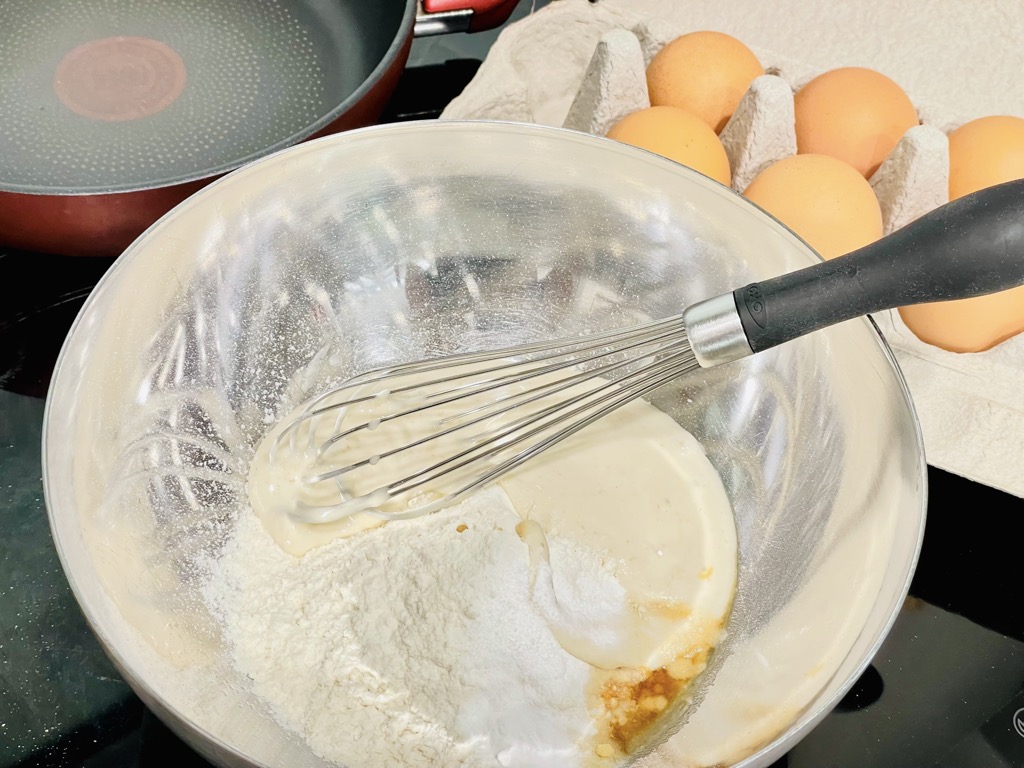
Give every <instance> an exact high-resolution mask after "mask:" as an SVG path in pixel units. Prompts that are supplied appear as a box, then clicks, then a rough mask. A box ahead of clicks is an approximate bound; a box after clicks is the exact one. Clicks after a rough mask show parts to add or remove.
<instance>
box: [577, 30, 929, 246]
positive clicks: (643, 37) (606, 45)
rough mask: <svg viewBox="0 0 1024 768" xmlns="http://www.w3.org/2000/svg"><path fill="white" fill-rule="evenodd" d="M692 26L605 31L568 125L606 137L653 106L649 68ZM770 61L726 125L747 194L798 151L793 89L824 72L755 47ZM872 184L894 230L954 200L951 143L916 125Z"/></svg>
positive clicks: (735, 176)
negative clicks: (766, 172)
mask: <svg viewBox="0 0 1024 768" xmlns="http://www.w3.org/2000/svg"><path fill="white" fill-rule="evenodd" d="M686 31H688V30H678V29H676V28H675V27H674V26H673V25H668V24H664V23H661V22H659V21H657V20H652V21H645V22H642V23H641V24H639V25H637V26H636V27H634V28H633V29H631V30H627V29H624V28H615V29H611V30H609V31H608V32H605V33H604V35H602V36H601V38H600V40H599V41H598V43H597V46H596V48H595V49H594V53H593V56H592V57H591V59H590V64H589V65H588V66H587V69H586V73H585V74H584V76H583V80H582V81H581V83H580V87H579V90H578V91H577V92H576V96H575V98H574V99H573V101H572V105H571V106H570V107H569V112H568V114H567V115H566V118H565V121H564V123H563V127H565V128H571V129H573V130H577V131H584V132H586V133H592V134H596V135H599V136H604V135H605V134H606V133H607V132H608V130H609V129H610V128H611V127H612V126H613V125H615V124H616V123H617V122H619V121H620V120H622V119H623V118H624V117H626V115H629V114H631V113H633V112H636V111H638V110H641V109H646V108H647V107H649V106H651V102H650V98H649V95H648V92H647V78H646V70H647V66H648V65H649V64H650V62H651V60H652V59H653V58H654V56H655V55H656V54H657V53H658V51H660V50H661V49H662V48H663V47H664V46H665V45H667V44H668V43H669V42H671V41H672V40H675V39H676V38H677V37H679V36H680V35H682V34H685V32H686ZM754 53H755V54H756V55H757V56H758V59H759V60H760V61H762V62H768V66H766V67H765V71H766V74H764V75H762V76H760V77H758V78H756V79H755V80H754V81H753V82H752V83H751V84H750V87H749V88H748V90H747V92H746V93H745V94H744V96H743V98H742V100H741V101H740V103H739V106H738V107H737V108H736V111H735V112H734V113H733V115H732V117H731V118H730V119H729V121H728V123H727V124H726V126H725V128H723V129H722V132H721V134H720V135H719V139H720V140H721V142H722V145H723V146H724V147H725V151H726V154H727V155H728V157H729V165H730V167H731V169H732V188H733V189H734V190H735V191H737V192H741V193H742V192H743V190H745V189H746V188H747V186H748V185H749V184H750V182H751V181H753V179H754V177H755V176H757V174H758V173H760V172H761V171H763V170H764V169H765V168H767V167H768V166H769V165H771V164H772V163H775V162H777V161H779V160H782V159H784V158H787V157H790V156H792V155H795V154H796V152H797V144H796V125H795V116H794V104H793V95H794V93H795V91H797V90H799V89H800V87H802V86H803V85H804V84H805V83H807V82H808V81H809V80H811V79H812V78H813V77H815V75H816V74H818V73H817V72H815V71H813V70H811V69H809V68H807V67H806V66H803V65H801V64H799V63H797V62H793V61H790V60H785V59H782V58H781V57H778V56H773V55H772V54H770V53H766V52H764V51H754ZM919 117H920V115H919ZM869 181H870V184H871V187H872V189H873V190H874V192H875V196H876V197H877V198H878V203H879V207H880V208H881V211H882V222H883V229H884V232H885V233H886V234H888V233H890V232H892V231H894V230H896V229H899V228H900V227H902V226H903V225H905V224H907V223H909V222H911V221H913V220H914V219H916V218H918V217H919V216H921V215H922V214H924V213H927V212H928V211H930V210H932V209H933V208H936V207H938V206H940V205H942V204H943V203H946V202H948V200H949V142H948V141H947V139H946V134H945V133H944V132H943V131H942V130H941V129H940V128H938V127H936V126H934V125H931V124H930V123H928V122H926V121H923V120H922V123H921V124H920V125H917V126H915V127H913V128H911V129H910V130H908V131H907V132H906V133H905V134H904V135H903V137H902V138H901V139H900V141H899V142H898V143H897V145H896V147H895V148H894V149H893V150H892V152H891V153H890V154H889V156H888V157H887V158H886V159H885V161H884V162H883V163H882V165H881V166H880V167H879V168H878V170H877V171H875V173H874V174H872V176H871V178H870V180H869Z"/></svg>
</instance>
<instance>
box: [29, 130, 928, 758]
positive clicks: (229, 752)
mask: <svg viewBox="0 0 1024 768" xmlns="http://www.w3.org/2000/svg"><path fill="white" fill-rule="evenodd" d="M817 258H818V257H817V256H816V255H815V254H814V253H813V252H812V251H811V250H810V249H809V248H808V247H807V246H806V245H805V244H804V243H803V242H801V241H800V240H799V239H798V238H797V237H796V236H794V235H793V234H792V233H791V232H789V231H788V230H787V229H785V228H784V227H783V226H781V225H780V224H779V223H777V222H776V221H774V220H773V219H772V218H770V217H769V216H767V215H766V214H764V213H763V212H761V211H760V210H759V209H757V208H755V207H754V206H753V205H751V204H749V203H747V202H745V201H744V200H743V199H742V198H740V197H739V196H738V195H735V194H734V193H732V192H731V191H729V190H728V189H726V188H724V187H722V186H720V185H718V184H716V183H714V182H712V181H709V180H708V179H707V178H705V177H703V176H701V175H699V174H697V173H694V172H692V171H690V170H688V169H686V168H683V167H681V166H679V165H676V164H674V163H672V162H669V161H667V160H664V159H662V158H659V157H656V156H653V155H650V154H648V153H646V152H643V151H640V150H637V149H634V148H632V147H627V146H623V145H620V144H616V143H613V142H611V141H608V140H605V139H599V138H594V137H591V136H586V135H582V134H577V133H572V132H568V131H560V130H555V129H549V128H540V127H535V126H525V125H512V124H499V123H454V122H431V123H409V124H403V125H400V126H394V127H376V128H371V129H367V130H362V131H356V132H353V133H348V134H344V135H339V136H334V137H330V138H326V139H322V140H319V141H315V142H312V143H309V144H306V145H303V146H299V147H296V148H292V149H288V150H285V151H283V152H281V153H279V154H276V155H274V156H271V157H268V158H266V159H263V160H260V161H259V162H256V163H254V164H252V165H250V166H248V167H246V168H243V169H241V170H239V171H237V172H235V173H233V174H231V175H230V176H227V177H226V178H224V179H222V180H221V181H218V182H217V183H215V184H213V185H211V186H210V187H209V188H207V189H205V190H203V191H201V192H199V193H198V194H196V195H195V196H193V197H192V198H190V199H188V200H187V201H185V202H184V203H182V204H181V205H180V206H178V207H177V208H176V209H175V210H173V211H172V212H171V213H170V214H168V215H167V216H166V217H164V218H163V219H162V220H161V221H160V222H158V223H157V224H156V225H154V226H153V227H152V228H151V229H150V230H149V231H148V232H147V233H145V234H144V235H143V236H142V237H141V238H140V239H139V240H138V241H136V242H135V243H134V244H133V245H132V246H131V247H130V248H129V249H128V251H127V252H126V253H125V254H124V255H123V256H122V257H121V258H120V259H119V260H118V262H117V263H116V264H115V265H114V267H113V268H112V269H111V270H110V271H109V273H108V274H107V275H106V276H105V278H104V279H103V281H102V282H101V284H100V285H99V286H98V287H97V288H96V290H95V291H94V293H93V294H92V296H91V297H90V298H89V300H88V302H87V303H86V305H85V307H84V308H83V310H82V312H81V314H80V316H79V318H78V320H77V322H76V324H75V327H74V328H73V330H72V332H71V334H70V335H69V337H68V340H67V342H66V344H65V345H64V349H63V351H62V353H61V356H60V360H59V363H58V366H57V370H56V373H55V376H54V379H53V384H52V388H51V391H50V396H49V401H48V404H47V412H46V424H45V433H44V442H45V445H44V456H45V459H44V462H45V466H44V481H45V488H46V500H47V505H48V508H49V515H50V523H51V526H52V529H53V535H54V539H55V541H56V545H57V548H58V550H59V553H60V557H61V560H62V562H63V565H64V568H65V570H66V572H67V576H68V579H69V581H70V582H71V586H72V588H73V589H74V592H75V595H76V596H77V598H78V601H79V603H80V604H81V607H82V609H83V610H84V612H85V615H86V616H87V617H88V620H89V622H90V623H91V625H92V627H93V629H94V630H95V632H96V634H97V635H98V636H99V638H100V640H101V641H102V643H103V645H104V646H105V648H106V649H107V652H108V653H109V654H110V656H111V657H112V659H113V660H114V662H115V663H116V664H117V666H118V668H119V669H120V670H121V672H122V673H123V674H124V676H125V678H126V679H127V680H128V681H129V682H130V683H131V685H132V686H133V687H134V689H135V690H136V691H137V692H138V694H139V695H140V696H141V697H142V699H143V700H144V701H145V702H146V704H147V705H149V706H150V707H151V708H152V709H154V710H155V711H156V713H157V714H158V715H159V716H160V717H161V718H162V719H164V720H165V721H166V722H167V723H168V724H169V725H170V726H171V727H172V728H173V729H174V730H175V731H176V732H177V733H178V734H179V735H180V736H182V737H183V738H184V739H185V740H186V741H188V742H189V743H191V744H192V745H193V746H194V747H195V748H196V749H198V750H199V751H200V752H201V753H203V754H204V755H206V756H207V757H208V758H210V759H212V760H213V761H215V762H218V763H222V764H231V765H251V764H256V765H287V766H293V767H294V766H316V765H323V764H324V763H323V761H321V760H320V759H319V758H317V757H316V756H315V755H314V754H313V753H312V752H311V751H310V750H309V749H308V747H307V746H306V745H305V744H304V743H303V742H302V740H301V739H300V738H299V737H297V736H295V735H293V734H291V733H288V732H286V731H285V730H283V729H282V728H280V727H279V726H278V725H277V724H276V723H275V722H274V721H273V719H272V718H271V717H270V716H269V715H268V713H267V711H266V709H265V707H264V706H263V705H262V704H261V702H259V701H258V700H256V699H255V697H253V696H252V695H251V694H250V693H249V691H248V688H247V684H246V680H245V679H244V678H243V676H242V675H240V674H239V673H237V672H236V671H234V670H233V669H232V667H231V666H230V664H229V663H228V662H227V659H226V653H225V652H224V649H223V647H222V645H221V638H220V635H219V632H218V627H217V624H216V622H215V621H214V620H213V619H212V618H211V616H210V614H209V613H208V612H207V609H206V607H205V604H204V602H203V599H202V595H201V583H202V574H203V568H204V563H206V562H207V561H208V559H209V558H211V557H212V558H215V557H216V556H217V552H218V548H219V547H220V545H221V544H222V543H223V541H224V540H225V537H227V536H228V535H229V533H230V530H231V521H232V516H233V515H234V514H235V511H236V510H237V509H238V508H239V507H240V506H241V505H242V504H243V503H244V492H243V478H244V475H245V468H246V464H247V461H248V457H249V456H250V453H251V451H252V448H253V445H254V443H255V442H256V441H257V440H258V439H259V437H260V436H261V435H262V434H263V433H264V432H265V431H266V430H267V429H268V428H269V424H270V422H271V420H272V419H273V418H274V416H275V414H278V413H279V412H280V410H281V408H283V407H287V406H288V405H289V404H291V403H294V402H295V401H297V400H298V399H300V398H302V397H304V396H306V395H308V394H311V393H312V392H313V391H314V390H316V389H317V388H318V387H321V386H322V385H323V384H324V382H325V381H326V380H327V378H331V377H336V376H341V375H346V374H348V375H352V374H355V373H357V372H360V371H363V370H365V369H367V368H370V367H373V366H378V365H382V364H386V363H394V362H398V361H406V360H411V359H415V358H420V357H424V356H430V355H438V354H442V353H448V352H455V351H464V350H472V349H481V348H487V347H494V346H498V345H502V346H503V345H508V344H513V343H521V342H527V341H535V340H539V339H544V338H549V337H552V336H564V335H567V334H572V333H575V332H578V331H596V330H600V329H606V328H609V327H612V326H616V325H621V324H625V323H631V322H636V321H640V320H646V319H650V318H657V317H662V316H665V315H669V314H674V313H676V312H679V311H681V310H682V308H683V307H685V306H686V305H688V304H690V303H691V302H693V301H695V300H697V299H702V298H705V297H707V296H710V295H714V294H717V293H720V292H724V291H727V290H731V289H733V288H734V287H737V286H740V285H743V284H745V283H747V282H749V281H751V280H757V279H762V278H766V277H770V276H772V275H775V274H777V273H781V272H784V271H788V270H793V269H797V268H799V267H803V266H805V265H807V264H810V263H812V262H813V261H815V260H816V259H817ZM653 401H654V402H655V404H656V405H658V406H659V407H660V408H662V409H663V410H664V411H666V412H667V413H669V414H670V415H672V416H673V417H674V418H675V419H677V420H678V421H679V423H681V424H682V425H684V426H685V427H686V428H687V429H688V430H690V431H691V432H692V433H694V434H695V435H696V437H697V438H698V439H699V440H700V441H701V442H702V443H703V444H704V446H705V448H706V450H707V452H708V455H709V457H710V459H711V461H712V462H713V463H714V465H715V466H716V467H717V469H718V470H719V472H720V473H721V475H722V478H723V480H724V482H725V485H726V488H727V490H728V493H729V496H730V498H731V499H732V503H733V506H734V509H735V514H736V525H737V528H738V534H739V547H740V576H739V586H738V592H737V595H736V601H735V607H734V610H733V614H732V618H731V623H730V626H729V631H728V637H727V639H726V640H725V642H724V643H723V644H722V645H721V647H720V648H719V649H718V651H717V652H716V654H715V655H714V656H713V660H712V664H711V666H710V667H709V670H708V673H707V674H706V675H705V676H704V678H703V679H702V680H701V682H700V684H699V686H698V689H697V691H696V700H695V704H694V705H693V706H692V707H691V708H690V709H689V710H688V711H685V712H684V713H683V714H682V717H681V719H680V720H676V721H673V720H672V718H669V719H667V720H666V721H665V724H664V727H663V728H662V729H661V731H660V732H659V733H656V734H654V735H653V736H652V740H651V743H650V745H649V747H648V748H647V749H646V750H644V751H643V752H642V754H641V755H640V756H639V757H638V758H637V761H636V762H637V764H638V765H659V764H662V763H665V764H672V765H674V766H675V767H676V768H683V766H687V765H695V766H705V765H709V764H715V763H717V762H722V763H734V762H738V764H739V765H742V766H763V765H767V764H768V763H770V762H772V761H773V760H774V759H776V758H778V757H779V756H780V755H781V754H782V753H784V752H785V751H786V750H788V749H789V748H791V747H792V746H793V744H794V743H795V742H796V741H797V740H799V739H800V738H801V737H802V736H803V735H804V734H806V733H807V732H808V731H809V730H810V729H811V728H812V727H813V726H814V725H815V724H816V723H817V722H818V721H819V720H820V719H821V718H822V717H824V715H825V714H826V713H827V712H828V711H829V710H830V709H831V708H832V706H833V705H834V704H835V703H836V702H837V701H838V699H839V698H840V697H841V696H842V695H843V693H844V692H845V691H846V690H847V689H848V688H849V687H850V685H851V684H852V683H853V682H854V681H855V680H856V678H857V676H858V675H859V674H860V672H861V671H862V670H863V669H864V667H865V666H866V664H867V663H868V661H869V659H870V658H871V656H872V654H874V652H875V651H876V650H877V648H878V646H879V644H880V643H881V641H882V639H883V637H884V635H885V634H886V632H887V631H888V629H889V627H890V626H891V624H892V622H893V620H894V618H895V616H896V614H897V612H898V611H899V608H900V606H901V604H902V602H903V600H904V598H905V596H906V593H907V589H908V585H909V581H910V577H911V574H912V571H913V569H914V565H915V563H916V558H917V553H918V550H919V547H920V543H921V537H922V531H923V523H924V510H925V463H924V455H923V449H922V443H921V436H920V433H919V429H918V424H917V420H916V418H915V414H914V411H913V408H912V406H911V403H910V400H909V397H908V393H907V390H906V387H905V385H904V382H903V380H902V378H901V376H900V373H899V371H898V369H897V367H896V363H895V362H894V359H893V356H892V354H891V353H890V351H889V349H888V347H887V346H886V344H885V342H884V341H883V340H882V338H881V337H880V335H879V334H878V332H877V330H876V328H875V327H874V326H873V324H872V323H871V322H870V321H869V320H866V319H861V320H855V321H850V322H848V323H844V324H842V325H840V326H837V327H835V328H832V329H829V330H827V331H823V332H820V333H817V334H814V335H812V336H811V337H808V338H805V339H802V340H799V341H797V342H793V343H791V344H787V345H784V346H783V347H781V348H778V349H775V350H772V351H770V352H768V353H764V354H761V355H758V356H755V357H753V358H749V359H747V360H745V361H742V362H739V363H733V364H729V365H726V366H723V367H721V368H718V369H714V370H711V371H707V372H700V373H697V374H695V375H693V376H690V377H688V378H685V379H683V380H680V381H678V382H676V383H675V384H674V385H671V386H667V387H665V388H663V389H662V390H660V391H659V392H658V393H657V396H656V397H654V398H653ZM680 722H682V725H681V726H680ZM339 727H341V728H343V727H344V723H339ZM352 768H359V767H358V766H353V767H352Z"/></svg>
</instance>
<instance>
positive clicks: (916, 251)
mask: <svg viewBox="0 0 1024 768" xmlns="http://www.w3.org/2000/svg"><path fill="white" fill-rule="evenodd" d="M1022 283H1024V180H1021V181H1011V182H1007V183H1005V184H1000V185H998V186H995V187H989V188H987V189H983V190H980V191H978V192H975V193H973V194H971V195H967V196H965V197H962V198H960V199H959V200H955V201H953V202H951V203H948V204H946V205H943V206H941V207H939V208H936V209H935V210H934V211H931V212H930V213H928V214H926V215H924V216H922V217H921V218H919V219H917V220H915V221H913V222H911V223H910V224H907V225H906V226H905V227H903V228H902V229H899V230H897V231H895V232H893V233H892V234H890V235H888V236H886V237H883V238H882V239H880V240H877V241H875V242H874V243H871V244H870V245H867V246H865V247H863V248H860V249H858V250H856V251H853V252H852V253H849V254H847V255H845V256H840V257H839V258H836V259H832V260H830V261H825V262H823V263H821V264H815V265H814V266H812V267H807V268H806V269H801V270H798V271H796V272H791V273H789V274H786V275H781V276H779V277H776V278H772V279H770V280H765V281H763V282H760V283H752V284H750V285H748V286H745V287H743V288H739V289H737V290H736V291H734V292H733V297H734V299H735V304H736V311H737V313H738V314H739V318H740V322H741V324H742V326H743V330H744V332H745V333H746V336H747V341H748V343H749V345H750V349H751V351H753V352H760V351H762V350H765V349H770V348H772V347H774V346H776V345H778V344H782V343H784V342H786V341H790V340H792V339H796V338H799V337H800V336H804V335H806V334H808V333H811V332H812V331H816V330H819V329H821V328H825V327H828V326H830V325H835V324H836V323H840V322H843V321H844V320H849V319H851V318H854V317H859V316H861V315H866V314H870V313H872V312H879V311H881V310H885V309H895V308H896V307H902V306H908V305H911V304H921V303H925V302H936V301H950V300H952V299H966V298H971V297H974V296H982V295H984V294H988V293H994V292H996V291H1001V290H1005V289H1007V288H1012V287H1014V286H1017V285H1021V284H1022Z"/></svg>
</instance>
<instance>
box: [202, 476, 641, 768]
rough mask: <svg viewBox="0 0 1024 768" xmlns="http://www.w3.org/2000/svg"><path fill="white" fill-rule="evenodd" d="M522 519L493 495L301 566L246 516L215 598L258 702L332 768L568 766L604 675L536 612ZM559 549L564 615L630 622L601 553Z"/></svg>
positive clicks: (219, 574) (211, 595)
mask: <svg viewBox="0 0 1024 768" xmlns="http://www.w3.org/2000/svg"><path fill="white" fill-rule="evenodd" d="M519 521H520V517H519V515H518V514H517V513H516V512H515V510H514V509H513V507H512V505H511V503H510V502H509V500H508V498H507V497H506V496H505V494H504V492H503V491H501V490H500V489H498V488H492V489H488V490H486V491H484V492H481V493H478V494H476V495H474V496H472V497H471V498H469V499H467V500H466V501H464V502H463V503H462V504H459V505H457V506H454V507H451V508H449V509H446V510H444V511H442V512H439V513H436V514H432V515H428V516H426V517H423V518H420V519H416V520H409V521H399V522H392V523H389V524H388V525H386V526H383V527H381V528H378V529H376V530H373V531H369V532H367V533H365V534H361V535H359V536H356V537H353V538H350V539H338V540H336V541H334V542H332V543H331V544H329V545H327V546H324V547H321V548H319V549H316V550H313V551H312V552H310V553H308V554H307V555H306V556H305V557H303V558H295V557H292V556H291V555H288V554H286V553H285V552H283V551H281V549H279V548H278V546H277V545H276V544H275V543H274V541H273V540H272V539H271V538H270V536H269V535H268V534H267V533H266V532H265V531H264V529H263V527H262V526H261V524H260V522H259V521H258V520H257V519H256V517H255V515H253V514H251V513H248V514H243V515H242V516H241V519H240V521H239V523H238V528H237V530H236V532H235V536H234V538H233V539H232V541H231V542H230V543H229V545H228V547H227V549H226V550H225V552H224V554H223V556H222V558H221V560H220V562H219V563H218V565H217V566H216V567H215V568H214V569H213V575H212V577H211V581H210V583H209V584H208V585H207V589H206V596H207V600H208V602H209V603H210V604H211V605H212V606H213V608H214V610H215V611H216V613H217V614H218V615H219V617H220V618H221V620H222V622H223V631H224V634H225V638H226V640H227V641H228V643H229V645H230V647H231V648H232V654H233V657H234V663H235V664H236V666H237V667H238V668H239V670H240V671H242V672H243V673H245V674H246V675H247V676H248V677H249V678H251V680H252V685H253V689H254V691H255V693H256V694H257V695H259V696H260V697H261V698H263V699H264V700H265V701H266V702H267V703H268V704H269V705H270V707H271V709H272V711H273V712H274V714H275V717H276V718H277V719H278V720H279V721H280V722H281V724H282V725H284V726H285V727H288V728H290V729H292V730H295V731H297V732H298V733H300V734H302V736H303V737H304V738H305V739H306V741H307V742H308V743H309V745H310V746H311V748H312V749H313V750H314V751H315V752H316V753H317V754H319V755H320V756H322V757H323V758H325V759H327V760H330V761H333V762H337V763H340V764H342V765H346V766H349V768H361V766H382V765H388V766H400V765H401V766H410V767H411V768H419V767H420V766H422V767H423V768H427V767H428V766H429V767H430V768H438V767H440V766H524V767H526V766H530V767H531V768H544V767H545V766H551V768H555V767H556V766H557V767H558V768H568V767H569V766H573V765H578V764H579V761H580V754H581V747H582V748H583V749H586V747H583V742H584V741H585V740H586V739H587V738H588V737H589V736H591V735H592V734H593V726H592V724H591V723H592V720H591V718H590V717H589V716H588V711H587V699H586V693H585V689H586V686H587V683H588V680H589V676H590V671H591V668H590V667H589V665H587V664H585V663H584V662H582V661H580V660H578V659H576V658H575V657H573V656H571V655H570V654H569V653H567V652H566V651H565V650H564V649H563V648H562V647H561V646H560V645H559V644H558V643H557V642H556V640H555V639H554V637H553V636H552V633H551V630H550V629H549V627H548V625H547V624H546V623H545V621H544V619H543V618H541V616H540V615H539V614H538V613H537V612H536V610H535V609H534V608H533V607H532V606H531V603H530V594H529V581H530V574H529V556H528V553H527V548H526V545H525V544H524V543H523V542H522V541H521V540H520V538H519V536H518V535H517V534H516V531H515V527H516V524H517V523H518V522H519ZM550 546H551V548H552V554H553V555H554V554H555V553H556V552H557V556H556V557H552V562H553V563H555V564H558V568H557V571H556V573H555V574H554V584H555V588H556V590H558V593H559V594H558V598H559V601H560V602H561V603H562V605H563V607H564V608H566V609H567V610H569V611H572V610H579V611H582V612H583V613H590V612H596V613H605V612H607V613H614V612H616V611H617V610H619V609H620V608H621V605H622V604H621V600H622V599H623V593H622V590H621V589H620V588H619V589H616V587H617V586H618V585H617V584H616V583H615V580H614V577H613V575H612V574H611V572H610V571H608V572H605V571H606V568H605V566H603V565H602V564H601V563H602V561H601V555H600V553H596V552H593V551H591V550H588V549H586V548H584V547H582V546H581V545H578V544H576V543H574V542H569V541H565V540H562V539H559V538H558V537H551V540H550ZM581 574H583V575H585V576H586V578H585V579H583V581H585V582H587V583H588V584H590V587H588V588H583V589H581V588H580V587H579V584H580V583H581V579H580V576H581ZM596 582H602V584H597V583H596ZM595 600H596V601H600V600H603V601H606V602H608V605H601V604H599V603H598V604H595Z"/></svg>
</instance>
